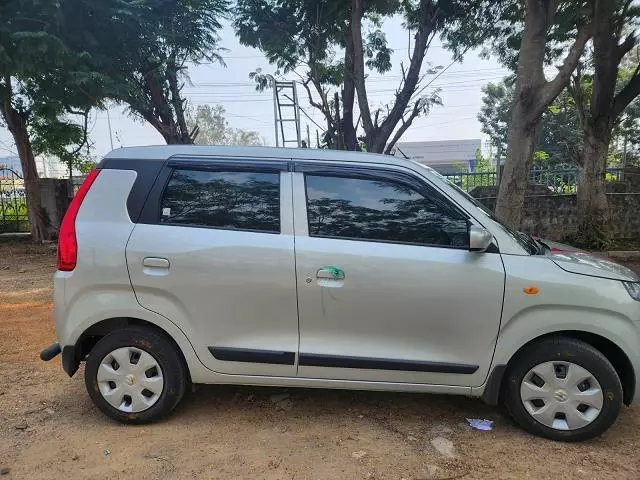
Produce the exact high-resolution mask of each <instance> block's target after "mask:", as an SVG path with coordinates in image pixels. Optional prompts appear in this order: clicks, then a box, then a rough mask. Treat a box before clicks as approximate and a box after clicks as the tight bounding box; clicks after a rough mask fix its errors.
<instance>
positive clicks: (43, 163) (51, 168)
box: [0, 155, 82, 178]
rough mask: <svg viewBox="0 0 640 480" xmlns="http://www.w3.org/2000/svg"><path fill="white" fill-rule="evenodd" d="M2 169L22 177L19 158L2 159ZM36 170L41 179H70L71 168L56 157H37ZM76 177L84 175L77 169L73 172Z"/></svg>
mask: <svg viewBox="0 0 640 480" xmlns="http://www.w3.org/2000/svg"><path fill="white" fill-rule="evenodd" d="M0 167H5V168H10V169H11V170H13V171H15V172H16V173H17V174H18V175H21V176H22V166H21V165H20V159H19V158H18V157H17V156H11V157H0ZM36 169H37V170H38V176H39V177H40V178H69V167H68V166H67V165H66V164H64V163H62V162H61V161H60V160H58V159H57V158H55V157H45V156H44V155H38V156H37V157H36ZM73 175H74V176H79V175H82V174H81V173H80V171H78V170H77V169H74V170H73Z"/></svg>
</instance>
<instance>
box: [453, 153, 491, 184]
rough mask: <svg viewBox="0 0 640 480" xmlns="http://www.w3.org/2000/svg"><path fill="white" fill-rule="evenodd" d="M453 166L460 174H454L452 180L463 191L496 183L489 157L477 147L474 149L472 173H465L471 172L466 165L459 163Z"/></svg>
mask: <svg viewBox="0 0 640 480" xmlns="http://www.w3.org/2000/svg"><path fill="white" fill-rule="evenodd" d="M454 166H455V168H456V169H457V170H458V171H459V172H460V173H461V174H462V175H460V176H459V177H456V176H454V177H453V179H452V181H453V183H455V184H456V185H457V186H458V187H460V188H461V189H463V190H464V191H467V192H468V191H469V190H472V189H473V188H475V187H486V186H492V185H495V184H496V176H495V174H496V169H495V167H494V166H493V165H491V159H490V158H489V157H485V156H483V155H482V151H481V150H480V149H479V148H478V149H477V150H476V163H475V166H474V168H473V174H472V175H467V174H469V173H471V172H470V170H469V167H468V166H463V165H460V164H457V165H454Z"/></svg>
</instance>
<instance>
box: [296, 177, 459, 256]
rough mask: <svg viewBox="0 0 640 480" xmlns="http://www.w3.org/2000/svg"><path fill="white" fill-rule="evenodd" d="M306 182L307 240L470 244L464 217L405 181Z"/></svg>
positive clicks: (336, 179)
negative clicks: (325, 238) (320, 238)
mask: <svg viewBox="0 0 640 480" xmlns="http://www.w3.org/2000/svg"><path fill="white" fill-rule="evenodd" d="M306 184H307V215H308V221H309V235H311V236H323V237H342V238H353V239H365V240H381V241H388V242H401V243H418V244H426V245H443V246H455V247H466V246H468V234H467V221H466V219H465V218H463V217H462V216H461V215H460V214H459V213H458V212H457V211H455V210H453V209H452V208H451V207H449V206H448V205H447V204H445V203H444V202H443V201H442V200H440V199H439V198H435V197H434V198H427V197H425V196H423V195H422V194H420V193H418V192H417V191H415V190H414V189H412V188H411V187H409V186H407V185H405V184H403V183H399V182H393V181H388V180H369V179H361V178H341V177H327V176H315V175H307V176H306Z"/></svg>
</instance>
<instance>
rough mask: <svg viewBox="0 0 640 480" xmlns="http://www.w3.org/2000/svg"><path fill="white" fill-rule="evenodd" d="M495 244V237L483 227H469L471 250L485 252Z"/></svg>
mask: <svg viewBox="0 0 640 480" xmlns="http://www.w3.org/2000/svg"><path fill="white" fill-rule="evenodd" d="M491 242H493V235H491V233H490V232H488V231H487V230H485V229H484V228H482V227H478V226H476V225H470V226H469V250H471V251H474V252H484V251H485V250H486V249H487V248H489V245H491Z"/></svg>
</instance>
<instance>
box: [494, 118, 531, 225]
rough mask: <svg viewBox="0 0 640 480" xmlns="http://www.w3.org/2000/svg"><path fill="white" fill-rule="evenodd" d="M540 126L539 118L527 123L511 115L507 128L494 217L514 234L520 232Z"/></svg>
mask: <svg viewBox="0 0 640 480" xmlns="http://www.w3.org/2000/svg"><path fill="white" fill-rule="evenodd" d="M515 111H516V109H514V112H515ZM540 123H541V121H540V119H539V118H538V120H537V121H534V122H529V121H527V120H526V119H523V118H522V117H518V116H517V115H514V116H513V118H512V120H511V126H510V127H509V144H508V147H507V159H508V160H507V162H506V164H505V166H504V170H503V171H502V176H501V179H500V188H499V190H498V201H497V204H496V215H497V216H498V218H500V219H501V220H502V221H503V222H505V223H506V224H507V225H509V226H510V227H511V228H513V229H514V230H519V229H520V223H521V222H522V210H523V207H524V196H525V193H526V190H527V185H528V184H529V172H530V171H531V165H532V163H533V152H534V151H535V149H536V143H537V139H538V132H539V131H540ZM498 168H499V167H498Z"/></svg>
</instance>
